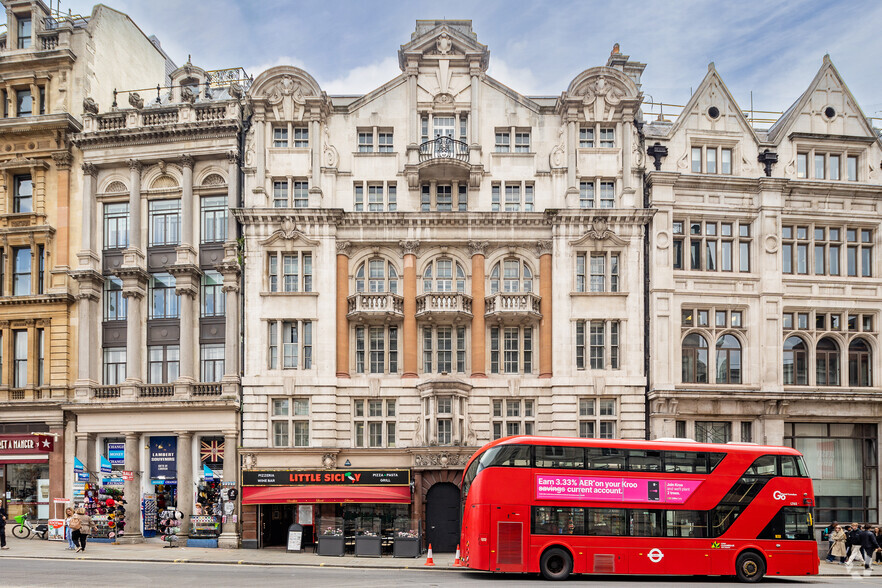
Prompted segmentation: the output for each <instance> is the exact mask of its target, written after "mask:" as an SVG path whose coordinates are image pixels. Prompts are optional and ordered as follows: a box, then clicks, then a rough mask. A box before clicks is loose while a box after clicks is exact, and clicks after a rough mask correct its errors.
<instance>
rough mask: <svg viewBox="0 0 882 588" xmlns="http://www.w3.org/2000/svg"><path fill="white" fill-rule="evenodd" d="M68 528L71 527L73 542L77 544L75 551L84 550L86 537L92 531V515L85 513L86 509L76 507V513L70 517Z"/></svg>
mask: <svg viewBox="0 0 882 588" xmlns="http://www.w3.org/2000/svg"><path fill="white" fill-rule="evenodd" d="M70 528H71V529H73V533H72V537H73V540H74V543H76V544H77V545H78V547H77V551H78V552H79V551H86V539H88V538H89V535H90V534H91V533H92V517H90V516H89V515H87V514H86V509H84V508H82V507H80V508H78V509H77V514H75V515H74V516H73V517H71V520H70Z"/></svg>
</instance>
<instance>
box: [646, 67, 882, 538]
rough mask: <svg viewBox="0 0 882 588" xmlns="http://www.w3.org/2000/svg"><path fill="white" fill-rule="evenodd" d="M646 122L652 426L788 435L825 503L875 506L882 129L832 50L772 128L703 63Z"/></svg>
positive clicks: (709, 434) (840, 510)
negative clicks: (683, 91) (677, 104)
mask: <svg viewBox="0 0 882 588" xmlns="http://www.w3.org/2000/svg"><path fill="white" fill-rule="evenodd" d="M644 131H645V134H646V145H647V151H648V154H649V156H650V159H651V162H654V165H650V166H648V167H650V170H649V171H648V173H647V185H648V189H649V196H650V205H651V207H652V208H654V209H655V210H656V211H657V212H656V214H655V216H654V219H653V223H652V234H651V250H650V251H651V252H650V257H649V261H650V280H649V291H650V312H651V320H650V325H651V342H650V350H649V357H650V361H651V364H650V365H651V369H650V392H649V404H648V410H649V418H650V428H651V432H652V436H653V437H672V436H678V437H691V438H694V439H696V440H698V441H711V442H728V441H741V442H758V443H764V444H772V445H789V446H793V447H796V448H797V449H799V450H800V451H802V452H803V453H804V454H805V456H806V461H807V464H808V467H809V470H810V472H811V474H812V477H813V478H814V481H815V494H816V497H817V509H816V520H817V521H819V522H820V523H822V524H823V523H829V522H830V521H833V520H839V521H852V520H855V521H876V520H878V503H879V500H878V486H879V472H878V435H879V430H878V428H879V425H880V415H882V404H880V394H879V392H880V386H882V381H880V379H879V374H880V373H882V371H880V368H882V364H880V361H882V356H880V352H879V343H880V340H879V321H880V318H882V317H880V310H882V307H880V302H879V301H880V286H882V282H880V276H882V266H880V263H879V259H880V256H879V246H880V237H882V227H880V221H882V206H880V199H879V196H880V193H882V192H880V180H882V176H880V172H879V162H880V160H882V151H880V140H879V135H878V133H877V131H876V130H875V129H873V128H872V126H871V125H870V123H869V121H868V120H867V118H866V117H865V115H864V114H863V113H862V112H861V110H860V108H859V106H858V104H857V102H856V101H855V99H854V97H853V96H852V95H851V93H850V92H849V90H848V88H847V86H846V85H845V82H844V81H843V80H842V78H841V77H840V76H839V73H838V72H837V71H836V68H835V67H834V66H833V64H832V63H831V61H830V59H829V57H825V58H824V61H823V64H822V66H821V68H820V70H819V71H818V73H817V75H816V76H815V78H814V80H813V81H812V83H811V84H810V85H809V87H808V88H807V89H806V90H805V92H804V93H803V94H802V95H801V96H800V97H799V98H798V99H797V101H796V102H795V103H794V104H793V106H791V108H790V109H789V110H788V111H787V112H785V113H784V115H783V116H781V117H780V118H779V119H778V120H777V121H776V122H775V123H774V124H773V125H772V126H771V127H770V128H769V129H768V130H764V131H760V130H756V129H754V127H753V126H752V125H751V124H750V123H749V122H748V121H747V120H746V119H745V118H744V116H743V114H742V109H741V107H740V106H739V105H738V104H737V103H736V102H735V100H734V99H733V98H732V96H731V94H730V93H729V91H728V89H727V88H726V86H725V84H724V83H723V81H722V79H721V78H720V76H719V74H718V73H717V72H716V70H715V69H714V68H713V64H711V67H710V69H709V71H708V74H707V76H706V77H705V78H704V80H703V81H702V83H701V84H700V86H699V87H698V89H697V90H696V92H695V94H694V95H693V96H692V98H691V100H690V101H689V103H688V104H687V105H686V107H685V108H684V109H683V111H682V113H681V114H680V115H679V116H678V117H677V120H676V122H674V123H673V124H672V123H669V122H662V121H657V122H652V123H648V124H647V125H646V126H645V127H644ZM653 167H654V169H652V168H653Z"/></svg>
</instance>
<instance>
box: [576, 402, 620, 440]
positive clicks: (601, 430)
mask: <svg viewBox="0 0 882 588" xmlns="http://www.w3.org/2000/svg"><path fill="white" fill-rule="evenodd" d="M616 412H617V411H616V400H615V399H614V398H602V399H599V400H595V399H594V398H580V399H579V436H580V437H583V438H588V439H590V438H599V439H613V438H614V437H615V432H616V423H617V420H616Z"/></svg>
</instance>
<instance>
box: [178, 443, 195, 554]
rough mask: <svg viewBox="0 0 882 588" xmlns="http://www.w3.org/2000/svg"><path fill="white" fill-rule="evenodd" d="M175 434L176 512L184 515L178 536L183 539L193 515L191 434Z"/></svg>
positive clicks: (193, 491) (187, 532)
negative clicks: (176, 448) (176, 470)
mask: <svg viewBox="0 0 882 588" xmlns="http://www.w3.org/2000/svg"><path fill="white" fill-rule="evenodd" d="M175 434H176V435H177V436H178V453H177V466H178V510H179V511H181V513H183V515H184V517H183V518H182V519H181V530H180V532H179V533H178V536H179V537H181V538H182V539H184V538H186V537H187V535H189V534H190V515H191V514H193V496H194V494H195V490H196V487H195V486H194V484H193V433H191V432H189V431H179V432H177V433H175Z"/></svg>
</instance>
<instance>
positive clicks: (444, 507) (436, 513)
mask: <svg viewBox="0 0 882 588" xmlns="http://www.w3.org/2000/svg"><path fill="white" fill-rule="evenodd" d="M459 525H460V521H459V488H458V487H457V486H456V485H455V484H451V483H449V482H443V483H439V484H435V485H434V486H432V487H431V488H429V491H428V492H427V493H426V542H427V543H431V544H432V551H434V552H437V553H453V552H454V551H456V544H457V542H458V541H459Z"/></svg>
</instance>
